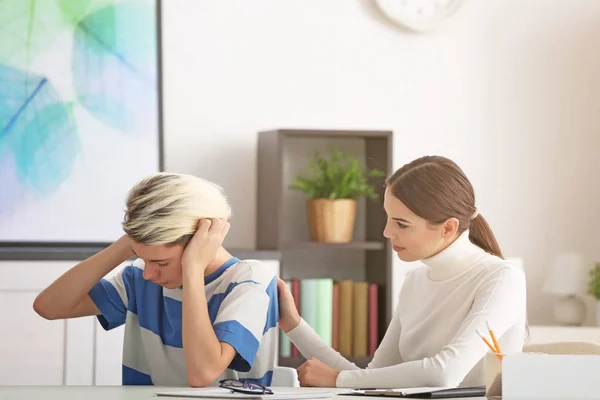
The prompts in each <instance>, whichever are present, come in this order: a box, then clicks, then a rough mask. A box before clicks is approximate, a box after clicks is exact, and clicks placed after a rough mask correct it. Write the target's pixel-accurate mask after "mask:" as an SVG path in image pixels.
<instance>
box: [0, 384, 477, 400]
mask: <svg viewBox="0 0 600 400" xmlns="http://www.w3.org/2000/svg"><path fill="white" fill-rule="evenodd" d="M282 389H284V390H286V391H290V390H293V391H298V392H302V393H306V392H308V391H311V390H313V391H314V390H316V391H323V390H331V391H333V392H336V393H343V392H347V391H348V389H322V388H282ZM173 390H192V389H190V388H181V389H178V388H160V387H154V386H0V399H2V400H148V399H153V400H169V399H173V400H176V399H177V398H176V397H158V396H156V395H155V393H156V392H157V391H173ZM273 391H274V392H276V391H277V388H273ZM372 398H373V397H356V396H334V397H331V399H340V400H343V399H346V400H348V399H352V400H358V399H366V400H368V399H372ZM180 399H182V400H185V399H184V398H180ZM469 399H470V400H483V399H485V397H470V398H469Z"/></svg>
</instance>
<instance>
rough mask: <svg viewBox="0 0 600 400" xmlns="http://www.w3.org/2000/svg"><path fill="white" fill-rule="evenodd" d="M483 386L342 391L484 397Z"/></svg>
mask: <svg viewBox="0 0 600 400" xmlns="http://www.w3.org/2000/svg"><path fill="white" fill-rule="evenodd" d="M485 393H486V392H485V386H471V387H457V388H446V389H435V388H432V389H427V388H423V390H419V389H418V388H417V389H408V390H402V389H355V390H354V391H352V392H350V393H343V394H344V395H345V396H366V397H396V398H405V399H406V398H409V399H448V398H457V397H484V396H485Z"/></svg>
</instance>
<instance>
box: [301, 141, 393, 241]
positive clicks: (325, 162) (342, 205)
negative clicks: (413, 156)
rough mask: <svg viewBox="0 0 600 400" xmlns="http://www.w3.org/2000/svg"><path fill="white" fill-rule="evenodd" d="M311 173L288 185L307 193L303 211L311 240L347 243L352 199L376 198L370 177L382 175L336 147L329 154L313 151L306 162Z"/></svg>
mask: <svg viewBox="0 0 600 400" xmlns="http://www.w3.org/2000/svg"><path fill="white" fill-rule="evenodd" d="M309 169H310V170H311V171H312V174H311V175H305V174H298V175H297V176H296V177H295V179H294V181H293V183H292V185H291V188H292V189H295V190H300V191H302V192H304V193H305V194H306V196H307V197H308V202H307V214H308V223H309V228H310V236H311V239H312V240H313V241H318V242H330V243H347V242H350V241H351V240H352V234H353V232H354V221H355V219H356V201H357V200H358V199H359V198H361V197H365V198H368V199H377V197H378V195H377V191H376V190H375V186H374V183H373V182H372V179H373V178H377V177H382V176H384V172H383V171H381V170H378V169H367V168H363V167H362V166H361V165H360V162H359V160H358V158H356V157H355V156H353V155H351V154H348V153H344V152H342V151H339V150H333V151H331V153H330V155H329V157H325V156H322V155H321V154H319V153H316V154H315V155H314V156H313V157H312V158H311V160H310V162H309Z"/></svg>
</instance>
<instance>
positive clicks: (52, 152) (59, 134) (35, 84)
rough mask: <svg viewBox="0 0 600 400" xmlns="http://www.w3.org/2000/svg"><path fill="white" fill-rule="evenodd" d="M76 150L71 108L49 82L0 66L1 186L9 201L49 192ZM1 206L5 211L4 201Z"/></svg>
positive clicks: (67, 169) (65, 174)
mask: <svg viewBox="0 0 600 400" xmlns="http://www.w3.org/2000/svg"><path fill="white" fill-rule="evenodd" d="M79 150H80V142H79V137H78V135H77V128H76V125H75V122H74V118H73V116H72V112H71V109H70V105H69V104H67V103H64V102H62V101H61V99H60V98H59V96H58V95H57V93H56V91H55V90H54V89H53V88H52V85H51V84H50V82H49V81H48V80H47V79H46V78H45V77H43V76H40V75H35V74H31V73H27V72H24V71H21V70H18V69H16V68H12V67H9V66H7V65H1V64H0V167H1V168H3V171H2V173H0V187H3V189H5V190H6V193H9V194H11V196H8V197H10V198H12V201H13V202H14V201H18V197H19V195H18V194H19V193H21V194H22V193H24V192H25V191H27V192H32V191H33V193H34V194H36V195H49V194H51V193H53V192H54V191H55V190H56V189H58V188H59V187H60V184H61V183H62V182H63V181H64V180H65V179H66V178H67V177H69V175H70V174H71V171H72V168H73V164H74V162H75V160H76V157H77V154H78V153H79ZM5 185H6V186H5ZM15 185H18V186H19V187H18V188H15V187H14V186H15ZM3 192H4V190H3ZM2 201H3V203H4V204H2V207H3V208H8V206H9V205H8V204H7V203H8V201H9V199H8V198H7V197H4V196H3V199H2Z"/></svg>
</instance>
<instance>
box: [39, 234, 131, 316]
mask: <svg viewBox="0 0 600 400" xmlns="http://www.w3.org/2000/svg"><path fill="white" fill-rule="evenodd" d="M131 244H132V240H131V239H130V238H129V236H127V235H123V236H122V237H121V238H119V239H118V240H117V241H115V242H114V243H113V244H111V245H110V246H108V247H107V248H106V249H104V250H102V251H100V252H99V253H97V254H95V255H93V256H91V257H89V258H87V259H86V260H84V261H82V262H80V263H79V264H77V265H76V266H74V267H73V268H71V269H70V270H68V271H67V272H65V273H64V274H62V275H61V276H60V277H59V278H58V279H56V280H55V281H54V282H53V283H52V284H51V285H50V286H48V287H47V288H46V289H44V290H43V291H42V292H41V293H40V294H39V295H38V296H37V297H36V299H35V301H34V303H33V309H34V310H35V312H36V313H38V314H39V315H40V316H41V317H43V318H45V319H50V320H52V319H62V318H76V317H83V316H89V315H98V314H100V310H99V309H98V307H97V306H96V304H95V303H94V302H93V301H92V298H91V297H90V295H89V294H88V293H89V291H90V290H91V289H92V288H93V287H94V285H96V283H98V282H99V281H100V280H101V279H102V278H103V277H104V276H105V275H106V274H108V273H109V272H110V271H112V270H113V269H115V268H116V267H117V266H118V265H119V264H121V263H122V262H124V261H126V260H127V259H128V258H129V257H131V256H133V250H132V249H131Z"/></svg>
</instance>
